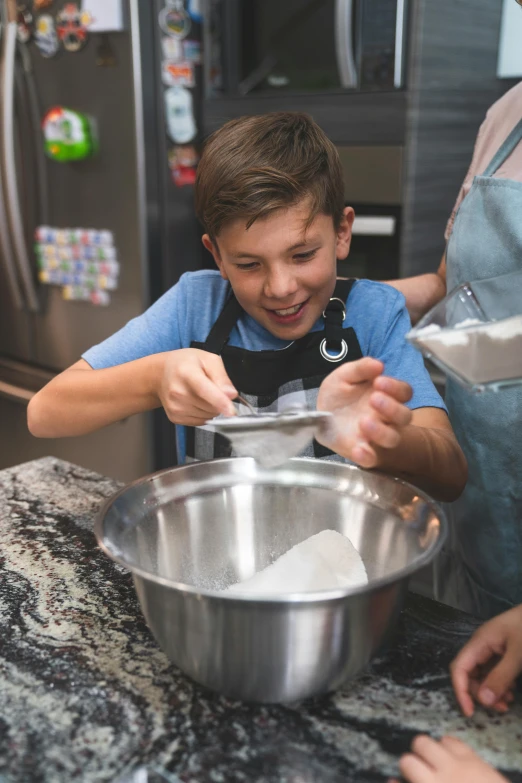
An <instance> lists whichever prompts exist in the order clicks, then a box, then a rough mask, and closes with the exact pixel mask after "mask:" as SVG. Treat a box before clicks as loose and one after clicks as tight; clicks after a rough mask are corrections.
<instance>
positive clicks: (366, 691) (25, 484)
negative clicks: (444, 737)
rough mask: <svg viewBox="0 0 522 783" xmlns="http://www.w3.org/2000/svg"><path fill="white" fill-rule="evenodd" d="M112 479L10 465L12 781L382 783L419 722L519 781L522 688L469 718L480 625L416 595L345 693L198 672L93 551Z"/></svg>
mask: <svg viewBox="0 0 522 783" xmlns="http://www.w3.org/2000/svg"><path fill="white" fill-rule="evenodd" d="M116 488H117V485H116V484H115V483H114V482H112V481H110V480H108V479H105V478H102V477H100V476H97V475H95V474H93V473H90V472H88V471H86V470H83V469H81V468H78V467H75V466H73V465H69V464H67V463H64V462H60V461H59V460H55V459H53V458H47V459H43V460H38V461H36V462H31V463H27V464H25V465H22V466H19V467H16V468H11V469H9V470H4V471H2V472H0V547H1V549H0V781H2V783H3V781H10V782H11V781H13V782H15V781H16V783H38V782H39V781H46V782H47V781H48V782H49V783H62V781H63V783H66V782H67V783H69V781H72V780H81V781H88V782H90V781H122V782H123V781H125V783H128V782H130V781H133V783H138V781H139V783H145V781H147V780H148V782H149V783H152V781H154V783H156V781H157V782H158V783H159V781H162V780H167V781H176V782H177V783H179V782H180V781H183V783H211V782H212V783H220V782H223V783H231V782H232V781H248V782H249V783H251V782H252V783H253V782H254V781H259V783H261V782H264V781H266V782H267V783H268V782H269V781H274V783H276V782H277V783H312V782H313V783H351V781H358V783H359V782H360V783H370V782H371V783H373V782H374V781H375V782H376V781H385V780H386V779H387V778H388V776H389V775H390V774H394V773H396V772H397V758H398V756H399V755H400V754H401V753H402V752H403V751H405V750H406V749H407V748H408V746H409V743H410V741H411V739H412V737H413V736H414V735H415V734H416V733H417V732H419V731H426V732H430V733H432V734H434V735H436V736H440V735H441V734H444V733H451V734H453V735H455V736H457V737H460V738H462V739H464V740H465V741H467V742H469V743H470V744H471V745H472V746H473V747H475V748H476V749H477V750H478V751H479V752H480V753H481V754H482V755H483V757H484V758H486V759H487V760H488V761H490V762H491V763H493V764H494V765H495V766H497V767H498V768H500V769H501V770H502V771H504V773H505V774H506V775H507V777H508V778H509V779H510V780H512V781H514V782H515V781H521V782H522V704H521V700H520V697H519V699H518V703H517V704H516V705H515V706H514V707H513V708H512V710H511V711H510V714H508V715H507V716H502V717H498V716H494V715H491V714H488V713H486V712H484V711H481V710H479V711H477V713H476V716H475V717H474V718H473V719H471V720H468V719H465V718H463V717H462V716H461V715H460V714H459V712H458V710H457V708H456V704H455V701H454V698H453V695H452V690H451V686H450V682H449V677H448V673H447V671H448V663H449V662H450V660H451V658H452V657H453V655H454V654H455V653H456V651H457V650H458V649H459V648H460V647H461V645H462V644H463V643H464V641H465V640H466V638H467V637H468V636H469V634H470V633H471V631H472V630H473V629H474V628H475V627H476V623H474V621H473V620H472V619H471V618H469V617H467V616H466V615H461V614H459V613H457V612H455V611H453V610H451V609H448V608H447V607H442V606H441V605H440V604H436V603H434V602H432V601H428V600H426V599H423V598H420V597H418V596H417V597H416V596H413V595H410V597H409V599H408V603H407V606H406V609H405V611H404V612H403V614H402V617H401V620H400V623H399V628H398V632H397V636H396V640H395V642H394V643H393V645H392V646H391V647H390V649H389V650H388V652H387V653H386V655H385V656H384V657H381V658H380V659H378V660H375V661H374V662H373V664H372V666H371V668H370V669H369V671H368V672H367V673H365V674H364V675H363V676H362V677H360V678H359V679H358V680H357V681H354V682H352V683H350V684H349V685H347V686H346V687H345V688H344V690H342V691H340V692H338V693H337V694H335V695H333V696H329V697H325V698H321V699H318V700H313V701H307V702H304V703H302V704H300V705H294V706H285V707H282V706H273V707H272V706H271V707H256V706H251V705H244V704H239V703H235V702H231V701H227V700H225V699H222V698H220V697H218V696H215V695H213V694H212V693H209V692H208V691H206V690H204V689H203V688H200V687H199V686H197V685H195V684H194V683H192V682H191V681H190V680H188V679H187V678H186V677H185V676H184V675H182V674H181V673H180V672H179V671H178V670H177V669H176V668H175V667H174V666H173V665H171V664H170V663H169V661H168V660H167V659H166V657H165V656H164V655H163V653H162V652H161V651H160V650H159V648H158V647H157V645H156V643H155V641H154V639H153V638H152V637H151V635H150V633H149V631H148V629H147V627H146V625H145V623H144V621H143V619H142V615H141V612H140V609H139V606H138V603H137V600H136V598H135V593H134V588H133V585H132V581H131V578H130V575H129V574H128V573H126V572H125V571H124V570H123V569H121V568H120V567H119V566H116V565H114V564H113V563H112V562H111V561H110V560H108V559H107V558H106V557H105V556H104V555H103V553H102V552H101V551H99V550H98V549H97V546H96V542H95V539H94V536H93V533H92V523H93V518H94V516H95V513H96V511H97V510H98V508H99V507H100V505H101V503H102V502H103V501H104V499H105V498H107V497H109V496H110V495H111V494H112V492H114V490H115V489H116ZM142 766H146V767H148V769H149V770H156V772H157V774H150V775H145V774H143V773H139V774H134V775H133V773H135V772H136V770H139V769H140V768H141V767H142Z"/></svg>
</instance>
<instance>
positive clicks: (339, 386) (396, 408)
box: [317, 357, 412, 468]
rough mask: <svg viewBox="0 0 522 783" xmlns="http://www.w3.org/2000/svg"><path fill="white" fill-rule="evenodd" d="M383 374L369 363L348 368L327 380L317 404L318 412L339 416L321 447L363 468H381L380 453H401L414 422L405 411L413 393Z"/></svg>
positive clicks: (360, 362)
mask: <svg viewBox="0 0 522 783" xmlns="http://www.w3.org/2000/svg"><path fill="white" fill-rule="evenodd" d="M383 370H384V365H383V363H382V362H380V361H378V360H377V359H371V358H369V357H366V358H364V359H358V360H357V361H355V362H348V363H347V364H343V365H342V366H341V367H338V368H337V370H334V371H333V372H332V373H331V374H330V375H329V376H328V377H327V378H325V379H324V381H323V382H322V384H321V388H320V390H319V397H318V399H317V410H323V411H330V412H331V413H334V414H335V419H334V422H333V425H332V431H331V432H328V433H326V435H324V436H322V437H321V438H319V440H320V442H321V443H323V445H324V446H327V447H328V448H330V449H332V450H333V451H336V452H337V453H338V454H340V455H341V456H343V457H347V458H348V459H350V460H352V461H353V462H356V463H358V464H359V465H361V466H362V467H363V468H376V467H378V466H379V456H378V449H394V448H396V447H397V446H398V445H399V443H400V441H401V430H402V429H403V428H404V427H406V426H407V425H408V424H409V423H410V422H411V418H412V413H411V411H410V410H409V408H407V407H406V406H405V405H404V403H405V402H408V400H410V399H411V396H412V390H411V387H410V386H409V384H407V383H405V382H404V381H397V380H395V379H394V378H388V377H386V376H384V375H383V374H382V372H383Z"/></svg>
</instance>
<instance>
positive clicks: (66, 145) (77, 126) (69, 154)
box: [42, 106, 96, 163]
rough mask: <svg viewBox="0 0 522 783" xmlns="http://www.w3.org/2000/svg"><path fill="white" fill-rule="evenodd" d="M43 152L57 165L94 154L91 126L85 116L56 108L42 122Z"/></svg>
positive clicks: (83, 158)
mask: <svg viewBox="0 0 522 783" xmlns="http://www.w3.org/2000/svg"><path fill="white" fill-rule="evenodd" d="M42 127H43V132H44V137H45V152H46V154H47V155H48V157H49V158H51V160H56V161H58V162H59V163H70V162H71V161H77V160H85V158H90V157H91V156H92V155H94V153H95V152H96V143H95V140H94V134H93V131H92V124H91V121H90V120H89V118H88V117H87V116H86V115H85V114H81V113H80V112H77V111H72V110H71V109H65V108H63V107H62V106H56V107H55V108H53V109H51V110H50V111H49V112H47V114H46V115H45V117H44V119H43V122H42Z"/></svg>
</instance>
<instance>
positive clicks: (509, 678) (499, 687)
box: [478, 647, 522, 707]
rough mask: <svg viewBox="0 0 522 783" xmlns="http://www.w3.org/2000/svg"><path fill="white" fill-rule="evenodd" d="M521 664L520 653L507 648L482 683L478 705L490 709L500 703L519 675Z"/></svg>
mask: <svg viewBox="0 0 522 783" xmlns="http://www.w3.org/2000/svg"><path fill="white" fill-rule="evenodd" d="M521 664H522V661H521V659H520V652H519V651H518V650H513V649H511V648H510V647H508V648H507V650H506V652H505V654H504V656H503V658H502V660H501V661H499V663H497V665H496V666H495V667H494V668H493V669H492V670H491V671H490V673H489V674H488V676H487V677H486V679H485V680H484V682H483V683H482V686H481V688H480V690H479V693H478V698H479V701H480V703H481V704H484V706H486V707H492V706H494V705H495V704H496V703H497V702H498V701H501V700H502V698H503V696H504V694H505V693H506V691H509V690H510V688H511V686H512V685H513V682H514V681H515V680H516V678H517V677H518V675H519V674H520V669H521V668H522V666H521Z"/></svg>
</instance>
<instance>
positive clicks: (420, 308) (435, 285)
mask: <svg viewBox="0 0 522 783" xmlns="http://www.w3.org/2000/svg"><path fill="white" fill-rule="evenodd" d="M386 282H387V283H388V285H391V286H393V288H396V289H397V291H400V292H401V294H403V295H404V298H405V299H406V307H407V308H408V312H409V314H410V318H411V322H412V324H415V323H417V321H419V320H420V319H421V318H422V316H423V315H424V314H425V313H427V312H428V310H431V308H432V307H434V306H435V305H436V304H437V303H438V302H440V300H441V299H442V298H443V297H444V296H446V255H443V256H442V260H441V262H440V266H439V268H438V270H437V272H436V273H431V274H426V275H416V276H415V277H405V278H404V279H403V280H387V281H386Z"/></svg>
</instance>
